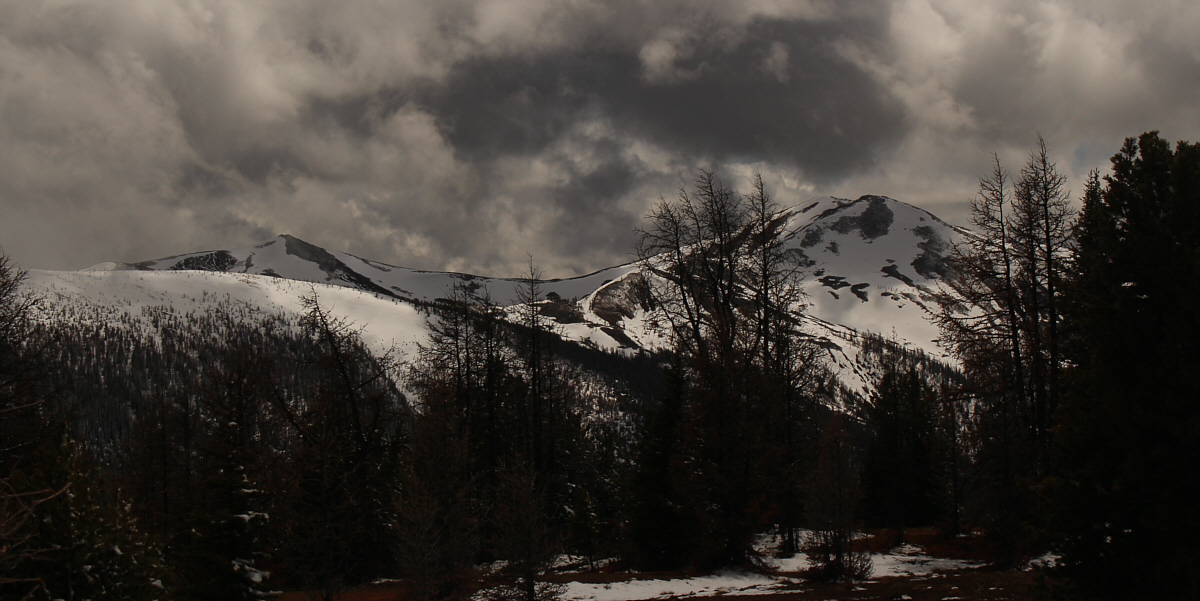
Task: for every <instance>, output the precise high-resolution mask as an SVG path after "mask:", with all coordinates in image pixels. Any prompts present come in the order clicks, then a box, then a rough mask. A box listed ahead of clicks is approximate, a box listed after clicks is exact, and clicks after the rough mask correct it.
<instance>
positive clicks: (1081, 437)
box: [1047, 132, 1200, 599]
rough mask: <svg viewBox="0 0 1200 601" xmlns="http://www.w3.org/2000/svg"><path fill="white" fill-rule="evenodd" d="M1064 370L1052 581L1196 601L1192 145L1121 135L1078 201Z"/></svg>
mask: <svg viewBox="0 0 1200 601" xmlns="http://www.w3.org/2000/svg"><path fill="white" fill-rule="evenodd" d="M1083 200H1084V210H1083V217H1082V219H1081V223H1080V227H1079V236H1078V237H1079V246H1078V250H1077V252H1076V254H1075V273H1076V274H1077V275H1076V276H1075V277H1074V278H1073V279H1072V281H1071V289H1070V296H1069V298H1070V301H1071V302H1070V305H1069V310H1068V311H1067V316H1068V319H1067V321H1066V324H1065V325H1066V330H1067V332H1068V333H1069V336H1070V341H1071V343H1070V345H1069V349H1070V355H1071V359H1072V361H1073V363H1074V365H1075V367H1074V369H1073V370H1072V373H1070V374H1068V377H1067V378H1066V379H1067V381H1069V382H1070V383H1071V391H1072V394H1071V395H1070V398H1069V400H1068V403H1067V405H1066V407H1065V408H1064V411H1063V412H1062V425H1061V427H1060V430H1059V437H1058V439H1057V447H1056V450H1057V456H1058V465H1057V468H1058V469H1057V473H1056V474H1055V478H1054V479H1052V480H1051V481H1050V482H1049V483H1048V485H1047V489H1048V491H1049V496H1048V499H1049V505H1048V506H1049V508H1050V509H1051V515H1052V518H1053V519H1052V520H1051V524H1052V526H1053V531H1054V534H1055V535H1056V541H1057V552H1058V553H1059V554H1060V555H1061V559H1060V560H1059V562H1058V564H1059V568H1058V573H1059V574H1060V575H1061V576H1063V577H1065V578H1067V580H1068V582H1069V583H1070V585H1071V587H1072V588H1071V590H1069V591H1068V592H1072V593H1074V594H1075V595H1076V596H1078V597H1080V598H1091V599H1096V598H1100V599H1194V598H1196V597H1198V596H1200V571H1198V570H1197V565H1200V554H1198V553H1197V546H1196V543H1195V534H1196V533H1197V532H1200V514H1198V513H1197V511H1196V508H1197V507H1200V476H1198V475H1197V472H1196V470H1195V469H1194V467H1195V466H1196V465H1200V402H1198V401H1197V399H1200V375H1198V374H1200V372H1198V371H1197V369H1196V366H1197V365H1200V317H1198V316H1197V311H1196V306H1195V299H1196V298H1200V296H1198V295H1200V250H1198V249H1200V144H1194V143H1184V142H1180V143H1178V144H1177V145H1176V146H1175V148H1174V149H1173V150H1172V148H1171V147H1170V145H1169V144H1168V143H1167V142H1166V141H1165V140H1163V139H1161V138H1160V137H1159V136H1158V133H1157V132H1150V133H1146V134H1142V135H1141V136H1140V137H1138V138H1136V139H1134V138H1129V139H1127V140H1126V141H1125V144H1124V146H1123V147H1122V148H1121V150H1120V152H1118V153H1117V154H1116V155H1115V156H1113V158H1112V173H1111V174H1110V175H1107V176H1105V177H1104V180H1103V184H1101V181H1100V180H1099V178H1097V177H1095V176H1093V177H1092V179H1091V181H1090V182H1089V185H1088V187H1087V189H1086V191H1085V195H1084V199H1083Z"/></svg>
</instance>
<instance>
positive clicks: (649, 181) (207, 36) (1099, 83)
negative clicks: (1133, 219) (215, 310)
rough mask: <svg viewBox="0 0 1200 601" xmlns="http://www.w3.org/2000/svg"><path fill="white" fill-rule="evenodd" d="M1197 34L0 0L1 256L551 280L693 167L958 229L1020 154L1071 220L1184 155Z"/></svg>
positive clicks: (281, 1) (1139, 19)
mask: <svg viewBox="0 0 1200 601" xmlns="http://www.w3.org/2000/svg"><path fill="white" fill-rule="evenodd" d="M1198 31H1200V2H1196V1H1195V0H1153V1H1147V2H1134V1H1128V0H1079V1H1073V2H1065V1H1064V2H1034V1H1011V2H1010V1H992V0H988V1H981V0H952V1H945V2H941V1H929V0H912V1H896V2H877V3H876V2H816V1H814V2H790V1H787V0H715V1H701V0H686V1H685V0H678V1H668V0H664V1H657V2H651V1H637V0H611V1H604V0H594V1H588V0H474V1H473V0H438V1H432V0H428V1H425V0H422V1H415V0H374V1H349V0H339V1H336V2H331V1H328V0H263V1H247V0H113V1H107V2H96V1H91V0H88V1H82V2H68V1H44V2H43V1H38V0H0V246H3V248H4V250H5V251H6V252H7V253H8V254H9V255H10V256H12V257H13V258H14V260H16V261H17V262H18V263H19V264H21V265H23V266H25V267H29V268H44V269H77V268H82V267H86V266H89V265H92V264H95V263H99V262H101V261H106V260H117V261H134V260H141V259H147V258H154V257H160V256H165V255H170V254H177V253H182V252H188V251H194V250H202V249H214V248H229V247H233V246H241V245H246V244H251V243H255V242H259V241H262V240H265V239H268V238H270V237H271V236H274V235H276V234H279V233H291V234H293V235H296V236H298V237H300V238H303V239H305V240H308V241H309V242H312V243H314V244H318V245H320V246H324V247H326V248H330V249H336V250H345V251H349V252H352V253H355V254H358V255H360V256H364V257H367V258H372V259H377V260H381V261H385V262H389V263H394V264H399V265H405V266H412V267H420V268H430V269H450V270H461V271H469V272H475V273H487V274H492V275H514V274H516V273H519V272H520V266H521V265H522V264H523V263H525V261H526V260H527V259H526V253H532V255H533V257H534V259H535V261H536V262H538V263H539V264H541V266H542V267H543V270H544V272H545V273H546V274H547V275H550V276H569V275H575V274H580V273H585V272H588V271H592V270H595V269H598V268H601V267H605V266H608V265H612V264H615V263H619V262H623V261H627V260H629V259H630V258H631V250H632V248H633V244H634V235H633V228H634V227H635V226H637V225H638V224H639V222H640V221H641V218H642V217H643V215H644V214H645V213H646V211H647V208H648V207H649V206H650V204H651V203H653V202H654V201H656V200H657V198H658V197H659V195H665V196H672V195H674V194H675V192H676V190H677V189H678V187H679V186H680V185H681V184H686V183H688V182H690V181H691V180H692V179H693V177H694V174H695V172H696V169H697V168H700V167H708V168H713V169H715V170H717V171H718V173H720V174H723V176H724V177H725V179H726V181H727V182H728V183H730V184H731V185H733V186H735V187H745V185H746V183H747V179H748V177H749V175H750V174H751V173H752V172H753V171H754V170H756V169H757V170H761V171H762V173H763V175H764V178H765V179H766V181H767V183H768V185H769V191H770V192H772V193H773V194H774V195H775V197H776V198H777V199H778V200H779V201H780V202H781V203H783V204H795V203H799V202H802V201H804V200H806V199H808V198H810V197H812V196H815V195H832V196H841V197H848V198H857V197H858V196H861V195H863V194H883V195H887V196H891V197H893V198H897V199H900V200H904V201H907V202H910V203H912V204H915V205H918V206H921V207H923V208H926V209H928V210H930V211H932V212H934V213H936V214H938V215H941V216H943V217H944V218H945V219H947V220H948V221H951V222H954V223H959V224H964V223H965V217H966V215H965V207H966V202H967V201H968V200H969V199H970V198H971V197H972V196H973V195H974V192H975V189H976V187H977V184H978V178H979V176H980V175H982V174H983V173H984V172H985V170H986V169H987V165H988V161H989V157H990V154H991V153H992V152H993V151H995V152H997V153H999V155H1000V157H1001V159H1002V161H1003V162H1004V163H1005V164H1006V166H1007V167H1009V168H1010V169H1012V170H1014V171H1015V170H1017V169H1019V167H1020V164H1021V163H1022V162H1023V160H1024V157H1025V155H1026V153H1027V152H1028V149H1029V148H1030V146H1031V145H1032V144H1033V142H1034V139H1035V136H1036V134H1037V132H1041V134H1042V135H1043V136H1044V137H1045V139H1046V142H1047V144H1048V145H1049V147H1050V151H1051V154H1052V158H1054V159H1055V160H1056V161H1057V163H1058V166H1059V168H1060V170H1062V171H1063V172H1065V173H1066V174H1067V175H1068V176H1069V177H1071V178H1072V189H1073V190H1074V191H1075V193H1076V195H1078V194H1077V193H1078V192H1079V191H1080V190H1081V188H1082V186H1081V184H1080V182H1081V180H1082V178H1083V177H1084V175H1085V174H1086V173H1087V172H1088V170H1090V169H1093V168H1105V167H1106V166H1107V164H1108V158H1109V157H1110V156H1111V155H1112V154H1113V153H1115V152H1116V150H1117V149H1118V148H1119V147H1120V144H1121V141H1122V140H1123V139H1124V138H1125V137H1127V136H1134V135H1137V134H1139V133H1141V132H1143V131H1145V130H1149V129H1158V130H1161V131H1162V134H1163V136H1164V137H1167V138H1169V139H1171V140H1178V139H1187V140H1193V141H1194V140H1197V139H1200V35H1198V34H1197V32H1198Z"/></svg>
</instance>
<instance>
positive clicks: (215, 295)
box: [25, 270, 428, 359]
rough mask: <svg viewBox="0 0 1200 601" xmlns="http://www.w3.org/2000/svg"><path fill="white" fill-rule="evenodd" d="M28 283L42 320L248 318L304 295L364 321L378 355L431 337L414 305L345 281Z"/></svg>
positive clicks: (215, 278) (239, 277) (44, 278)
mask: <svg viewBox="0 0 1200 601" xmlns="http://www.w3.org/2000/svg"><path fill="white" fill-rule="evenodd" d="M25 287H26V289H28V290H30V291H32V292H34V293H36V294H38V295H40V296H41V297H42V298H43V299H44V301H45V302H43V303H42V304H41V305H40V306H39V307H38V309H37V310H38V311H39V312H40V317H41V319H43V320H45V321H54V320H71V321H73V322H76V323H79V322H81V321H88V320H95V321H103V322H104V324H108V325H115V324H122V323H123V324H130V327H140V328H142V329H144V331H147V332H153V331H155V328H153V327H149V325H148V324H149V322H150V320H151V319H152V318H153V315H154V313H155V311H156V310H159V309H162V308H163V307H168V308H170V309H171V310H172V311H173V312H175V313H179V314H184V315H187V314H204V313H207V312H210V311H214V310H216V309H218V308H222V307H236V308H238V309H241V310H242V313H243V314H247V315H251V316H269V315H299V314H300V313H301V312H302V311H303V307H302V306H301V302H300V299H301V298H302V297H305V296H311V295H313V294H316V296H317V300H318V301H319V302H320V303H321V306H322V307H325V308H326V309H327V310H328V311H329V313H330V314H331V315H332V316H333V317H336V318H341V319H346V320H348V321H349V322H351V323H353V324H357V325H358V326H362V327H363V331H362V334H363V338H364V341H365V342H366V343H367V344H368V345H369V346H370V347H371V348H372V349H373V350H374V351H376V352H385V351H389V350H394V351H395V352H396V354H397V358H399V359H408V358H412V357H413V356H415V353H416V349H417V344H418V343H420V342H423V341H424V340H425V338H426V336H427V335H428V327H427V326H426V322H425V315H424V314H423V313H421V312H420V311H419V310H418V309H417V307H414V306H413V305H411V304H407V303H397V302H395V301H394V300H393V299H391V298H387V297H382V296H379V295H376V294H370V293H364V292H362V291H360V290H355V289H353V288H347V287H344V286H336V285H328V284H312V283H308V282H301V281H295V280H288V279H282V278H272V277H266V276H260V275H248V274H227V273H206V272H196V271H168V272H152V271H86V270H85V271H37V270H30V271H29V273H28V276H27V279H26V280H25ZM96 325H101V324H96Z"/></svg>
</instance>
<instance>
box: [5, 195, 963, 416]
mask: <svg viewBox="0 0 1200 601" xmlns="http://www.w3.org/2000/svg"><path fill="white" fill-rule="evenodd" d="M786 213H787V216H788V222H787V229H786V231H787V240H786V247H787V250H788V252H789V253H790V254H791V255H792V256H793V258H794V259H795V260H796V261H797V263H798V264H799V265H800V266H801V268H802V273H803V276H804V280H803V288H804V292H805V296H806V298H805V301H804V303H805V306H804V307H798V309H802V311H803V313H804V319H805V323H806V325H807V330H808V332H809V333H810V334H811V335H813V336H814V337H816V338H818V339H819V340H821V342H822V343H823V346H824V347H825V348H826V349H828V351H829V357H830V360H831V364H832V365H833V366H834V369H835V371H836V372H837V373H838V374H839V377H840V380H841V382H842V384H843V385H845V386H847V387H848V388H849V389H850V390H853V391H856V392H859V393H866V392H867V391H869V390H870V387H871V385H872V383H873V380H874V378H875V377H877V375H878V373H877V369H876V368H877V367H878V366H872V365H870V364H869V362H868V361H867V360H866V359H864V358H863V357H861V356H860V352H859V350H860V346H861V345H860V342H861V341H860V340H859V338H858V334H860V333H863V332H875V333H878V334H881V335H883V336H885V337H889V338H893V339H894V340H895V341H896V342H898V343H899V344H901V345H904V346H909V347H913V348H916V349H920V350H922V351H925V352H927V353H929V354H931V355H933V356H935V357H940V356H941V355H942V353H941V352H940V350H939V349H938V348H937V346H936V343H935V342H934V339H935V338H936V336H937V328H936V327H935V326H933V325H932V324H931V323H930V322H929V321H928V319H927V315H926V307H927V305H928V303H929V302H930V300H929V293H930V292H931V291H932V289H933V287H934V286H936V284H937V281H938V279H939V278H940V277H942V276H943V275H944V274H945V273H946V263H945V254H946V253H947V252H948V250H949V248H950V246H951V245H952V244H953V242H954V241H955V240H957V239H958V238H959V237H960V236H962V235H963V234H964V233H965V230H962V229H960V228H956V227H954V226H951V225H949V224H947V223H945V222H943V221H942V220H940V219H938V218H937V217H935V216H934V215H932V214H931V213H929V212H927V211H924V210H922V209H919V208H916V207H914V206H912V205H908V204H906V203H903V202H900V201H897V200H893V199H890V198H886V197H882V196H864V197H861V198H859V199H857V200H847V199H838V198H828V197H821V198H815V199H812V200H810V201H809V202H807V203H804V204H802V205H799V206H797V207H793V208H791V209H788V210H787V212H786ZM198 272H199V273H198ZM203 272H210V273H203ZM642 278H643V276H642V275H641V272H640V271H639V269H638V267H637V266H636V265H633V264H628V265H621V266H616V267H611V268H608V269H604V270H601V271H598V272H596V273H593V274H589V275H586V276H581V277H576V278H568V279H560V280H549V281H547V282H545V285H544V287H543V291H544V293H545V295H546V296H545V298H546V300H545V301H544V302H543V313H544V314H546V315H549V316H552V317H554V318H555V320H556V321H557V322H558V326H557V327H558V328H559V330H560V331H561V332H562V334H563V336H564V337H565V338H567V339H570V340H574V341H576V342H579V343H581V344H586V345H589V346H593V347H597V348H602V349H609V350H615V351H623V352H631V351H635V350H636V349H639V348H661V347H662V346H663V345H664V344H665V339H664V338H663V336H662V335H661V333H660V332H657V331H656V330H655V329H654V328H652V327H650V325H649V324H650V323H651V322H652V321H653V317H654V313H653V311H652V310H651V307H652V304H651V303H650V302H649V297H648V288H647V285H646V282H645V281H644V280H643V279H642ZM302 282H309V283H312V284H308V283H302ZM456 283H464V284H466V285H467V286H468V288H469V289H470V290H471V291H472V293H473V294H476V295H480V296H481V295H483V293H484V292H485V291H486V293H487V294H488V295H489V296H490V297H491V299H492V301H493V302H495V303H497V304H499V305H501V306H506V307H511V309H510V311H513V310H515V305H516V303H517V302H518V298H517V292H516V289H517V287H518V286H519V285H520V280H514V279H501V278H488V277H482V276H475V275H468V274H460V273H447V272H436V271H422V270H415V269H409V268H405V267H398V266H394V265H388V264H384V263H380V262H376V261H371V260H367V259H363V258H360V257H357V256H354V255H351V254H348V253H343V252H339V251H329V250H326V249H323V248H320V247H318V246H315V245H312V244H309V243H307V242H304V241H303V240H300V239H298V238H295V237H293V236H289V235H281V236H278V237H277V238H275V239H273V240H269V241H266V242H263V243H261V244H257V245H254V246H247V247H242V248H236V249H230V250H215V251H206V252H198V253H190V254H184V255H177V256H173V257H167V258H163V259H157V260H152V261H143V262H140V263H132V264H124V263H104V264H101V265H97V266H95V267H92V268H89V269H88V270H84V271H82V272H32V274H31V279H30V281H29V283H28V285H29V286H30V287H31V288H32V289H34V290H37V291H41V292H43V293H47V294H48V295H49V296H51V297H52V299H58V301H65V300H66V299H75V300H74V302H76V303H84V304H87V305H93V306H101V305H103V306H106V307H108V308H109V309H108V310H111V311H123V312H126V313H129V314H133V313H136V312H137V311H139V310H141V309H139V307H142V306H146V305H151V304H159V305H170V306H173V307H175V308H176V309H179V308H180V307H181V306H193V305H194V304H195V303H197V302H202V301H203V300H204V299H209V298H215V297H223V298H227V299H233V300H234V301H235V302H239V303H245V304H248V305H254V306H256V307H258V310H261V311H263V312H266V313H272V312H275V313H277V312H294V311H298V310H299V300H298V299H299V297H300V296H302V295H304V294H307V293H308V292H309V291H310V290H312V289H314V286H313V284H317V285H316V286H315V289H316V290H318V292H319V296H320V298H321V300H322V302H323V303H328V304H329V305H331V306H332V307H333V310H334V311H335V312H336V313H337V314H338V315H340V316H344V317H347V318H348V319H350V320H351V321H353V322H355V323H357V324H359V325H361V326H363V327H364V328H365V332H366V334H367V335H368V338H369V341H371V342H372V343H373V344H377V345H378V346H379V348H383V347H385V346H387V345H388V343H389V342H390V341H395V342H397V343H399V344H401V346H404V347H407V348H415V346H414V345H415V343H416V342H417V341H419V340H421V339H423V337H424V336H425V334H426V332H427V328H426V326H425V323H424V318H423V317H421V316H420V314H419V313H418V312H417V309H416V308H415V305H414V303H429V302H437V301H438V300H439V299H441V298H443V297H445V296H447V294H448V291H449V290H450V288H451V287H452V286H453V285H455V284H456ZM197 299H200V300H197ZM58 301H55V302H58Z"/></svg>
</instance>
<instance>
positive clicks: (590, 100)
mask: <svg viewBox="0 0 1200 601" xmlns="http://www.w3.org/2000/svg"><path fill="white" fill-rule="evenodd" d="M885 25H886V24H885V23H884V22H883V21H882V19H878V18H874V19H867V18H861V17H860V18H856V19H850V20H846V21H835V22H823V23H810V22H804V21H786V20H780V19H761V20H758V21H755V22H754V23H752V24H750V25H749V27H747V30H746V31H745V32H744V34H743V36H742V38H741V40H740V41H739V42H738V43H736V44H735V45H733V47H732V48H730V47H728V46H729V44H728V43H727V42H725V41H724V40H720V39H719V38H718V39H711V38H706V37H705V35H704V33H705V32H699V33H698V34H697V37H698V38H699V39H698V40H695V41H693V42H690V44H692V45H694V46H695V48H691V49H689V51H688V55H687V58H686V60H683V61H681V62H680V63H679V64H675V65H672V67H673V68H674V69H678V70H679V71H680V72H682V73H683V75H681V76H680V77H679V78H678V80H676V81H666V82H655V81H647V80H646V78H645V77H644V71H645V66H644V63H643V61H642V60H641V59H640V58H639V56H638V48H637V47H631V48H621V49H613V48H607V49H605V48H599V49H594V48H586V49H581V50H578V51H574V52H564V53H556V54H551V55H539V56H533V57H528V56H500V57H481V58H478V59H476V60H472V61H468V62H465V63H463V64H460V65H458V66H457V67H456V68H455V69H454V70H453V71H452V73H451V75H450V77H449V78H448V80H447V81H446V82H445V83H444V84H443V85H440V86H436V87H433V89H427V90H422V91H421V92H419V93H418V94H416V99H417V101H418V102H420V103H421V104H422V106H425V107H428V108H429V110H430V111H431V112H433V113H434V114H435V115H436V116H437V117H438V119H439V121H440V122H441V123H442V124H443V125H444V127H445V129H446V134H447V139H448V140H450V141H451V143H452V144H453V145H454V147H455V148H456V149H457V150H459V151H460V152H463V153H464V154H465V155H467V156H470V157H472V158H475V159H484V160H487V159H490V158H492V157H495V156H497V155H503V154H510V153H537V152H541V151H542V150H544V149H545V148H546V147H547V146H549V145H551V144H553V143H554V142H556V141H557V140H558V139H559V138H560V137H561V136H562V135H563V132H564V131H566V130H568V129H570V128H571V127H572V126H573V125H574V124H575V123H577V122H578V120H579V119H580V117H581V116H582V115H583V114H584V113H585V112H587V111H599V113H600V114H601V115H603V116H604V117H606V118H607V119H609V120H610V121H611V123H612V126H613V127H614V129H615V130H616V132H617V133H619V134H621V135H624V136H629V137H635V138H644V139H646V140H648V141H651V142H653V143H655V144H659V145H662V146H664V147H667V148H670V149H671V150H672V151H675V152H680V153H683V154H685V155H688V156H692V157H696V158H703V159H706V160H712V161H724V160H730V159H732V160H742V161H771V162H775V163H779V164H782V165H789V166H793V167H797V168H800V169H802V170H803V171H804V172H805V173H807V174H810V175H811V176H812V177H813V178H815V179H819V180H826V179H830V178H837V177H841V176H844V175H845V174H847V173H850V172H853V171H855V170H857V169H862V168H864V167H867V166H869V165H870V164H871V163H872V161H874V160H876V159H877V158H878V156H879V155H880V153H881V152H882V151H886V149H887V148H889V147H890V146H891V145H893V144H894V143H895V142H896V141H897V140H898V139H899V138H900V136H901V135H902V134H903V132H904V113H903V111H902V107H901V106H900V105H899V103H898V102H897V101H896V100H895V99H894V98H893V97H892V96H891V94H890V93H889V91H888V90H887V89H885V88H883V87H882V86H881V85H880V84H879V82H877V81H875V80H873V79H872V78H871V77H869V76H868V75H867V74H866V73H864V72H863V71H862V70H861V69H860V68H859V67H858V66H857V65H854V64H852V63H850V62H849V61H847V60H845V59H843V58H841V57H840V56H838V55H837V53H836V51H835V48H834V45H833V43H834V42H836V41H837V40H839V39H842V38H844V37H853V38H855V39H871V38H873V37H878V36H880V35H881V34H882V33H883V31H884V30H885ZM772 53H775V54H776V55H777V56H779V57H781V58H779V59H777V64H776V65H775V66H774V67H775V68H774V70H771V69H769V68H767V66H766V64H767V63H768V62H769V61H770V58H771V56H772ZM431 87H432V86H431Z"/></svg>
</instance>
